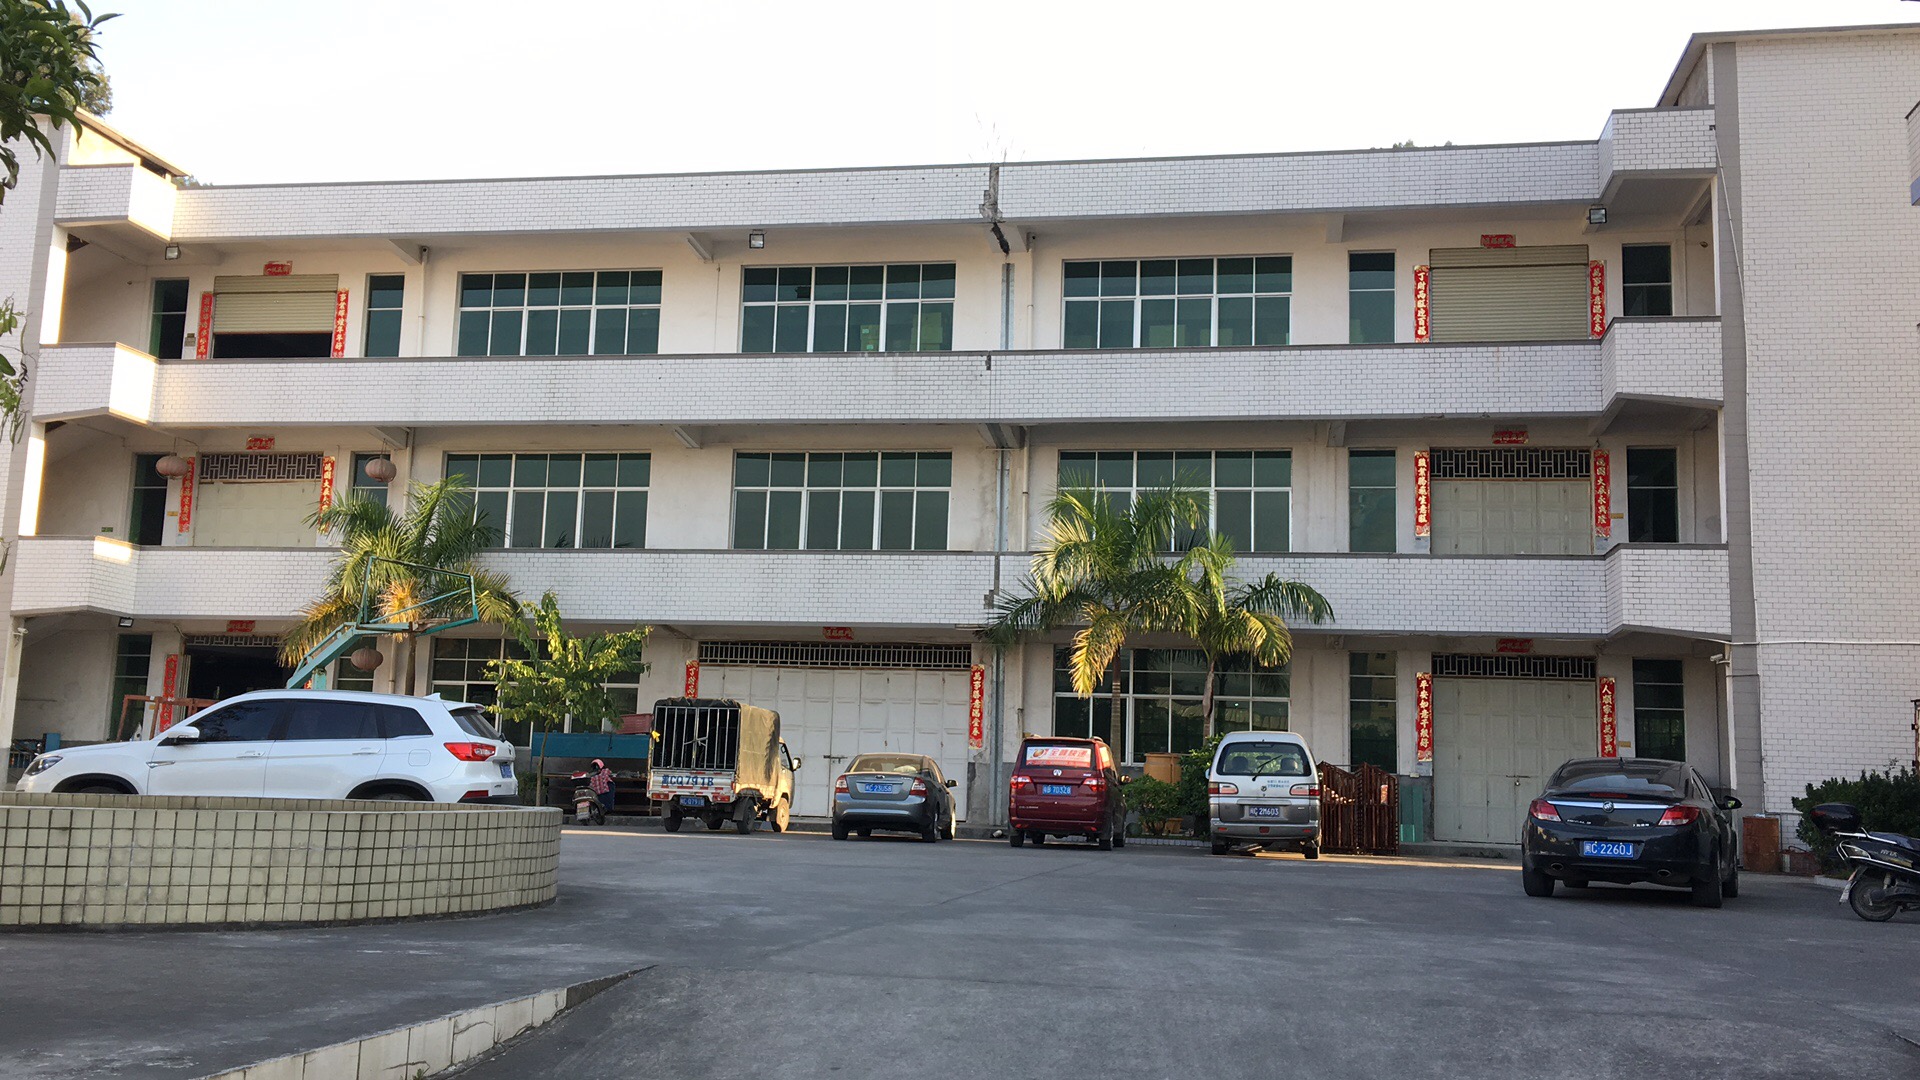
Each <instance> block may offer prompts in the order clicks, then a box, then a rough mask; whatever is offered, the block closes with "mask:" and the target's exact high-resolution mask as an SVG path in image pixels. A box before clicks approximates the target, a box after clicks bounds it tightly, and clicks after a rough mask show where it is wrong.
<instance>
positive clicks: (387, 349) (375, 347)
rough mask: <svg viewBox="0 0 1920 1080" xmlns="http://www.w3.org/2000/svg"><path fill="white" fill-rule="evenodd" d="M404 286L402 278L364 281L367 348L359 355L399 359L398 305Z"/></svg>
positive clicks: (376, 276) (373, 277)
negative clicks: (365, 284) (397, 357)
mask: <svg viewBox="0 0 1920 1080" xmlns="http://www.w3.org/2000/svg"><path fill="white" fill-rule="evenodd" d="M406 286H407V278H406V275H405V274H371V275H369V276H368V277H367V347H366V351H365V352H364V354H363V355H366V356H399V355H400V301H401V298H402V297H403V296H404V295H405V294H406Z"/></svg>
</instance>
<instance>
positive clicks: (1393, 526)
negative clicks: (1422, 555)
mask: <svg viewBox="0 0 1920 1080" xmlns="http://www.w3.org/2000/svg"><path fill="white" fill-rule="evenodd" d="M1362 457H1364V458H1367V459H1372V460H1378V459H1384V460H1387V461H1390V462H1392V463H1393V483H1392V484H1391V485H1379V484H1366V485H1358V484H1355V483H1354V482H1353V462H1354V460H1355V459H1356V458H1362ZM1360 491H1386V492H1390V493H1391V497H1390V498H1389V499H1388V500H1387V509H1388V511H1389V515H1388V521H1389V525H1390V528H1389V536H1388V544H1387V546H1386V547H1384V548H1382V547H1361V546H1359V544H1358V543H1357V540H1358V528H1359V521H1358V516H1357V515H1356V514H1355V513H1354V509H1355V508H1354V495H1355V494H1356V493H1357V492H1360ZM1399 550H1400V452H1399V451H1398V450H1396V449H1392V448H1385V447H1363V446H1355V447H1349V448H1348V449H1347V551H1349V552H1352V553H1363V554H1373V555H1391V554H1394V553H1395V552H1398V551H1399Z"/></svg>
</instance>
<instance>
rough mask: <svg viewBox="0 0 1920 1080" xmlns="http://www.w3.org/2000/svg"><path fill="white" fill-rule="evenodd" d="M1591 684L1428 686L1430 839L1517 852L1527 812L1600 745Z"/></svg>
mask: <svg viewBox="0 0 1920 1080" xmlns="http://www.w3.org/2000/svg"><path fill="white" fill-rule="evenodd" d="M1598 723H1599V721H1598V713H1597V710H1596V706H1595V704H1594V684H1593V683H1592V682H1587V681H1572V680H1564V679H1459V678H1439V679H1435V680H1434V686H1433V835H1434V838H1435V839H1436V840H1452V841H1458V842H1464V843H1476V844H1485V843H1492V844H1517V843H1519V842H1520V821H1521V818H1522V817H1523V816H1524V815H1525V814H1526V810H1527V804H1528V803H1529V802H1531V801H1532V800H1533V798H1534V796H1536V795H1538V794H1539V793H1540V789H1541V787H1543V786H1544V785H1545V784H1546V780H1547V777H1548V776H1550V775H1552V773H1553V770H1555V769H1557V768H1559V767H1560V763H1561V762H1563V761H1566V760H1567V759H1568V758H1572V757H1591V756H1592V755H1593V754H1594V752H1595V741H1596V739H1597V738H1598V736H1597V729H1598Z"/></svg>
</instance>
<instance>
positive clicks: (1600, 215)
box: [1587, 206, 1607, 225]
mask: <svg viewBox="0 0 1920 1080" xmlns="http://www.w3.org/2000/svg"><path fill="white" fill-rule="evenodd" d="M1606 223H1607V208H1606V207H1604V206H1589V207H1587V224H1589V225H1605V224H1606Z"/></svg>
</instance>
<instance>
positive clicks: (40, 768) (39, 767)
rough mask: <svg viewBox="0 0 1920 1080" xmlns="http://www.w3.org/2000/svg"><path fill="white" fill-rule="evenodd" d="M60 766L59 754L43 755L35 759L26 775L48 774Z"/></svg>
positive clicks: (28, 767)
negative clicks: (47, 772)
mask: <svg viewBox="0 0 1920 1080" xmlns="http://www.w3.org/2000/svg"><path fill="white" fill-rule="evenodd" d="M58 764H60V755H59V754H41V755H40V756H39V757H37V758H34V759H33V763H32V764H30V765H28V766H27V773H26V775H28V776H39V775H40V774H41V773H43V772H46V771H47V770H48V769H51V768H53V767H54V766H55V765H58Z"/></svg>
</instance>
